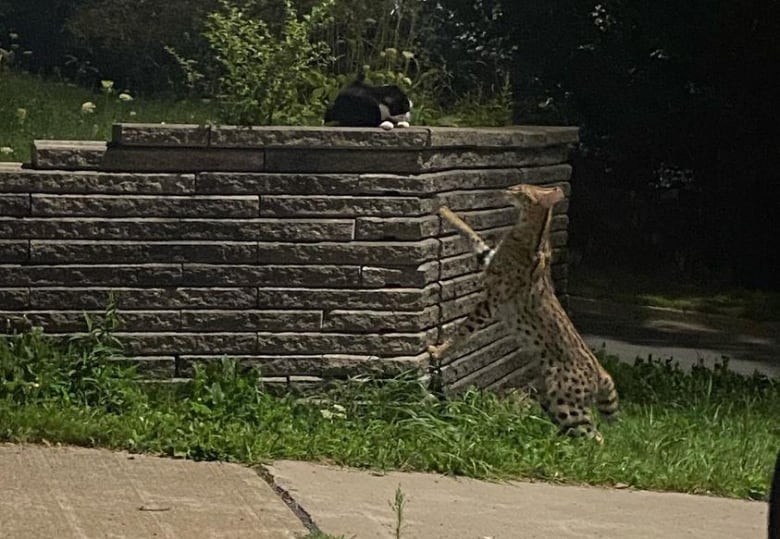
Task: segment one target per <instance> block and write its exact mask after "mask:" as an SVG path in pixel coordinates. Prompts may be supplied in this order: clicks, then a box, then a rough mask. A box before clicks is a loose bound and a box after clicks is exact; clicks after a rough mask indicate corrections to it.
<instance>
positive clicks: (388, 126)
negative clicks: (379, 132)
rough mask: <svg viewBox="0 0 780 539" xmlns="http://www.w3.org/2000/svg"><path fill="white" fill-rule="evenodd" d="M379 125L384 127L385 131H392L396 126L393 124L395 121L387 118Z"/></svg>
mask: <svg viewBox="0 0 780 539" xmlns="http://www.w3.org/2000/svg"><path fill="white" fill-rule="evenodd" d="M379 127H381V128H382V129H384V130H385V131H390V130H391V129H392V128H393V127H395V126H394V125H393V122H389V121H387V120H385V121H384V122H382V123H381V124H379Z"/></svg>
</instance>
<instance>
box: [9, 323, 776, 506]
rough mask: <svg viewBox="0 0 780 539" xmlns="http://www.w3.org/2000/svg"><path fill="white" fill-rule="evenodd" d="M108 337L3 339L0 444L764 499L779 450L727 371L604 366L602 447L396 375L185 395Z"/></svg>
mask: <svg viewBox="0 0 780 539" xmlns="http://www.w3.org/2000/svg"><path fill="white" fill-rule="evenodd" d="M112 346H113V344H112V343H111V341H110V339H109V336H107V335H106V334H103V333H101V332H100V331H99V330H94V331H93V333H92V336H91V337H88V338H86V339H77V340H71V341H70V342H69V343H66V344H56V345H55V344H54V343H52V342H51V341H50V340H48V339H46V338H44V337H42V336H41V335H40V334H37V333H28V334H24V335H18V336H15V337H11V338H8V339H5V340H2V341H0V372H1V373H2V376H3V380H4V383H3V385H2V386H0V440H3V441H11V442H36V441H41V440H48V441H49V442H61V443H66V444H77V445H85V446H102V447H109V448H121V449H127V450H130V451H139V452H151V453H155V454H161V455H168V456H174V457H186V458H191V459H219V460H227V461H236V462H243V463H247V464H256V463H260V462H264V461H267V460H268V459H282V458H283V459H301V460H310V461H324V462H333V463H338V464H344V465H350V466H358V467H365V468H377V469H398V470H420V471H435V472H442V473H447V474H458V475H466V476H471V477H477V478H519V477H526V478H536V479H543V480H548V481H560V482H573V483H590V484H599V485H615V484H626V485H630V486H632V487H636V488H643V489H654V490H671V491H680V492H692V493H709V494H715V495H722V496H732V497H740V498H763V497H765V496H766V494H767V491H768V485H769V475H770V471H771V468H772V466H773V463H774V456H775V454H776V452H777V450H778V448H780V427H778V424H777V411H778V410H780V384H778V382H775V381H770V380H767V379H765V378H760V377H755V378H745V377H742V376H739V375H736V374H733V373H731V372H729V371H728V370H726V369H724V368H717V369H715V370H714V371H711V370H707V369H705V368H696V369H694V370H693V371H692V372H690V373H683V372H681V371H680V370H678V369H676V368H675V367H673V366H671V365H668V364H666V363H643V362H640V363H637V364H636V365H633V366H632V365H628V364H625V363H617V362H616V361H614V359H610V358H607V360H606V364H607V366H608V368H609V369H610V370H611V372H613V373H614V376H615V380H616V382H617V385H618V388H619V390H620V392H621V397H622V419H621V421H620V422H618V423H617V424H616V425H613V426H605V427H604V428H603V433H604V437H605V442H604V444H603V445H598V444H596V443H593V442H591V441H587V440H577V439H568V438H565V437H561V436H558V435H556V429H555V427H554V426H553V425H552V424H551V423H550V422H549V421H548V420H547V419H546V418H544V417H543V415H542V413H541V411H540V410H539V408H538V406H537V405H536V404H534V403H533V402H531V401H529V400H528V399H526V398H524V397H522V396H520V395H517V394H515V395H510V396H508V397H505V398H499V397H497V396H496V395H494V394H491V393H488V392H481V391H471V392H468V393H466V394H465V395H463V396H460V397H457V398H452V399H450V400H437V399H435V398H432V397H431V396H430V395H428V393H427V392H426V391H425V390H424V388H423V387H421V386H420V385H419V384H418V383H417V382H415V381H413V380H410V379H408V378H407V379H404V378H403V377H401V378H398V379H395V380H391V381H387V382H385V383H383V384H379V383H373V382H351V383H344V384H341V385H339V386H337V387H335V388H332V389H330V390H328V391H326V392H322V393H321V394H317V395H309V396H306V397H304V396H301V395H290V394H287V395H276V394H274V392H271V391H265V390H263V389H262V387H261V386H260V387H259V386H258V379H257V376H258V375H257V373H256V372H254V371H247V372H238V371H237V370H236V368H235V364H234V363H233V362H230V361H224V362H222V363H220V362H215V363H212V364H210V365H208V366H206V367H200V368H198V369H197V370H196V375H195V379H194V381H193V382H192V383H190V384H183V385H174V386H171V385H169V384H152V385H149V384H144V383H142V382H140V381H139V380H138V379H137V377H136V375H135V374H134V372H133V371H132V369H126V368H123V367H122V366H121V365H120V364H118V363H116V362H109V361H108V360H107V359H106V358H107V357H108V356H109V355H110V353H112V352H111V348H112Z"/></svg>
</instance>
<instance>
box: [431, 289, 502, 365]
mask: <svg viewBox="0 0 780 539" xmlns="http://www.w3.org/2000/svg"><path fill="white" fill-rule="evenodd" d="M495 310H496V305H494V302H493V301H491V299H490V298H485V299H483V300H482V301H480V302H479V303H477V304H476V305H475V306H474V309H473V310H472V311H471V312H470V313H469V315H468V316H467V317H466V320H464V321H463V322H461V324H460V326H458V328H457V330H456V331H455V334H454V335H453V336H452V337H450V338H449V339H447V340H446V341H444V342H443V343H441V344H440V345H438V346H437V345H430V346H428V353H429V354H431V358H432V359H434V360H438V359H440V358H441V357H442V356H443V355H444V353H445V352H446V351H447V350H448V349H449V348H450V347H452V346H453V345H459V344H461V343H462V342H463V341H466V340H468V339H469V338H470V337H471V336H472V335H474V333H476V332H477V331H479V330H480V329H482V328H483V327H485V326H486V325H487V324H488V322H490V321H491V320H493V317H494V314H495Z"/></svg>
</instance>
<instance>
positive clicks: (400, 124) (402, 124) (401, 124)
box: [396, 122, 410, 127]
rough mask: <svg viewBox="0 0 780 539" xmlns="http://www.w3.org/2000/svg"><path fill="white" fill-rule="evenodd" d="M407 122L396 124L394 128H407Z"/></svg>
mask: <svg viewBox="0 0 780 539" xmlns="http://www.w3.org/2000/svg"><path fill="white" fill-rule="evenodd" d="M409 125H410V124H409V122H398V123H397V124H396V127H409Z"/></svg>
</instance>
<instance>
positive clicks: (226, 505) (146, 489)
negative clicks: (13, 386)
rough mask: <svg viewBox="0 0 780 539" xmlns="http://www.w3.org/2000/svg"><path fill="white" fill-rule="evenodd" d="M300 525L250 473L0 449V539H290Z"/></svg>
mask: <svg viewBox="0 0 780 539" xmlns="http://www.w3.org/2000/svg"><path fill="white" fill-rule="evenodd" d="M306 533H307V530H306V528H305V527H304V526H303V524H302V523H301V521H300V519H299V518H298V517H297V516H296V515H295V514H294V513H293V512H292V511H291V510H290V509H289V508H288V507H287V505H285V503H284V502H283V501H282V500H281V499H280V498H279V496H277V494H276V493H275V492H274V490H273V489H272V488H271V487H270V486H269V485H268V484H267V483H266V482H265V481H264V480H263V479H262V478H260V476H258V475H257V473H255V472H254V471H253V470H251V469H249V468H245V467H243V466H239V465H237V464H221V463H216V462H200V463H197V462H192V461H187V460H176V459H163V458H157V457H151V456H146V455H130V454H129V453H124V452H111V451H107V450H102V449H84V448H78V447H50V448H47V447H42V446H35V445H0V537H3V538H8V539H50V538H51V539H54V538H57V539H71V538H73V539H77V538H78V539H86V538H89V539H92V538H107V537H111V538H115V539H118V538H128V539H129V538H139V539H141V538H153V537H161V538H162V537H165V538H179V537H181V538H182V539H200V538H204V539H205V538H212V537H224V538H226V539H228V538H229V539H233V538H243V537H245V538H250V537H251V538H264V539H265V538H269V539H276V538H293V537H302V536H305V535H306Z"/></svg>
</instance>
